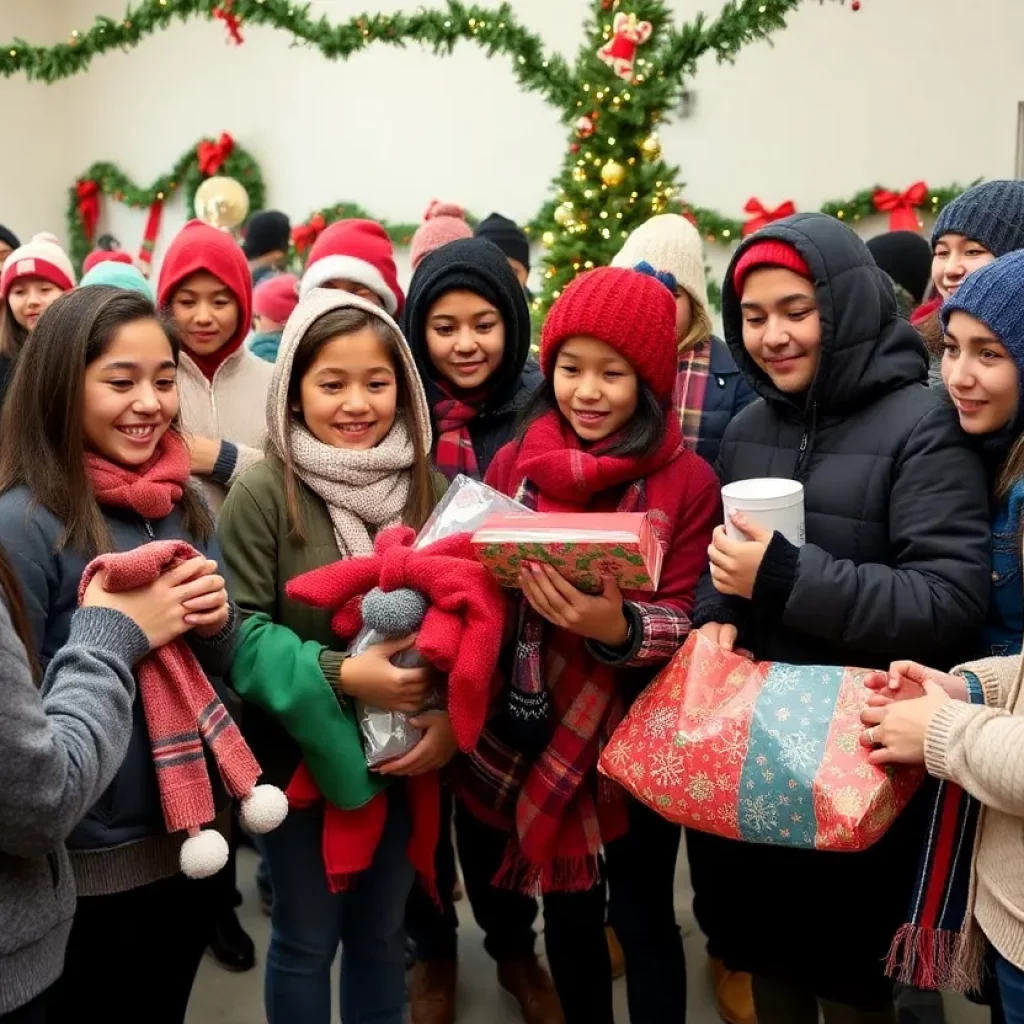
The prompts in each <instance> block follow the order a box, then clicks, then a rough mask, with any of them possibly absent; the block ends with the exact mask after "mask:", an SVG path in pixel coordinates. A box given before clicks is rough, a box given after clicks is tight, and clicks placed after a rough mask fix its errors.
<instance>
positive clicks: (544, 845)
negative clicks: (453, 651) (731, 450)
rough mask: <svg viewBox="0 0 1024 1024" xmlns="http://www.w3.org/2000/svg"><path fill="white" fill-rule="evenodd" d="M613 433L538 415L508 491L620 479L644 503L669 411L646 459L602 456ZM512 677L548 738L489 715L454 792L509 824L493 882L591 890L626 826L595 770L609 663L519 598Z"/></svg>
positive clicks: (614, 485) (607, 702)
mask: <svg viewBox="0 0 1024 1024" xmlns="http://www.w3.org/2000/svg"><path fill="white" fill-rule="evenodd" d="M614 440H615V439H614V438H609V439H607V440H606V441H604V442H602V443H601V444H600V445H598V446H595V447H593V448H591V449H590V450H584V448H583V447H582V445H581V442H580V440H579V438H578V437H577V435H576V434H575V433H574V432H573V431H572V429H571V428H570V427H569V425H568V424H567V423H566V422H565V420H564V419H563V418H562V416H561V415H559V414H558V413H557V412H551V413H548V414H547V415H545V416H543V417H541V418H540V419H538V420H537V421H536V422H535V423H534V424H533V425H532V426H531V427H530V428H529V430H528V431H527V433H526V436H525V437H524V438H523V440H522V443H521V444H520V447H519V451H518V457H517V459H516V462H515V466H514V470H513V473H512V476H511V480H512V481H521V482H522V484H521V485H520V487H519V489H518V493H517V497H519V498H520V500H525V503H526V504H528V505H530V506H532V507H535V508H536V509H537V510H538V511H540V512H581V511H584V510H585V509H586V508H587V507H588V505H589V504H590V502H591V500H592V499H593V498H594V497H595V496H596V495H598V494H600V493H601V492H603V491H608V490H611V489H618V488H622V487H624V486H625V487H626V490H625V494H624V495H623V497H622V498H621V499H620V501H619V505H618V507H619V510H620V511H634V512H635V511H644V510H645V500H646V499H645V488H644V477H646V476H647V475H649V474H650V473H653V472H654V471H655V470H657V469H660V468H661V467H662V466H664V465H667V464H668V463H669V462H671V461H672V460H673V459H675V458H676V457H677V456H678V455H679V454H680V453H681V452H682V451H683V450H684V443H683V440H682V434H681V431H680V427H679V423H678V420H677V419H676V418H675V417H670V419H669V422H668V423H667V424H666V430H665V437H664V439H663V441H662V443H661V445H660V446H659V448H658V450H657V451H656V452H654V453H653V454H652V455H649V456H647V457H646V458H642V459H641V458H623V457H621V456H615V455H602V454H601V451H602V450H603V449H607V447H608V446H609V445H610V444H611V443H613V442H614ZM524 485H525V486H524ZM524 640H525V642H524ZM515 675H516V682H517V685H521V684H522V683H523V681H524V680H526V681H527V684H528V685H529V683H530V682H531V681H532V682H533V683H535V684H536V685H537V686H541V687H543V688H544V689H545V690H546V691H547V693H548V694H550V699H551V703H552V708H553V712H554V718H555V727H554V730H553V732H552V734H551V737H550V739H549V741H548V744H547V746H546V748H545V749H544V750H543V751H542V752H541V754H540V756H539V757H537V758H532V757H530V756H529V755H528V754H527V753H526V752H524V751H523V750H520V749H517V748H516V747H515V746H513V745H512V744H510V743H509V742H507V740H505V739H503V738H502V737H501V736H500V735H499V733H500V731H501V727H500V724H497V725H495V724H494V723H492V726H491V727H489V728H488V729H486V730H485V731H484V733H483V734H482V736H481V739H480V743H479V744H478V746H477V749H476V750H475V751H474V752H473V753H472V754H471V755H470V758H469V764H468V768H467V770H466V771H465V772H464V773H463V780H462V787H463V788H462V795H463V797H464V799H465V801H466V803H467V806H468V807H469V808H470V810H471V811H472V812H473V813H474V814H476V815H477V816H478V817H479V818H480V819H481V820H482V821H485V822H487V823H488V824H490V825H491V826H492V827H495V828H499V829H502V830H503V831H508V832H510V833H511V839H510V842H509V848H508V851H507V853H506V858H505V862H504V864H503V865H502V867H501V869H500V870H499V872H498V874H497V876H496V877H495V879H494V882H495V884H497V885H503V886H507V887H511V888H517V889H520V890H522V891H524V892H538V891H540V892H560V891H561V892H572V891H579V890H585V889H590V888H592V887H593V886H594V885H596V884H597V883H598V881H599V879H600V868H599V860H598V857H599V854H600V851H601V847H602V845H603V844H605V843H608V842H610V841H611V840H613V839H616V838H617V837H619V836H621V835H623V834H624V833H625V831H626V829H627V827H628V820H627V813H626V802H625V797H624V795H623V793H622V790H620V789H619V788H618V787H617V786H614V785H612V784H610V783H607V782H605V781H604V780H601V781H600V782H599V780H598V776H597V772H596V765H597V760H598V756H599V754H600V752H601V749H602V747H603V745H604V743H605V742H606V741H607V739H608V738H609V737H610V736H611V734H612V732H613V731H614V730H615V727H616V726H617V725H618V724H619V722H621V720H622V717H623V710H624V709H623V705H622V701H621V698H620V696H619V694H618V692H617V690H616V686H615V672H614V670H613V669H612V668H611V667H609V666H607V665H604V664H602V663H601V662H599V661H597V660H596V659H595V658H593V657H592V656H591V654H590V653H589V651H588V650H587V648H586V641H585V640H584V639H583V638H582V637H580V636H577V635H575V634H574V633H569V632H567V631H565V630H561V629H557V628H555V627H553V626H551V625H550V624H548V623H546V622H544V621H543V620H542V619H540V617H539V616H538V615H537V614H536V612H534V611H533V610H532V608H529V606H528V605H527V604H526V602H525V601H524V602H523V608H522V610H521V615H520V642H519V644H518V648H517V666H516V670H515Z"/></svg>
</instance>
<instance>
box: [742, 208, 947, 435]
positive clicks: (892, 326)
mask: <svg viewBox="0 0 1024 1024" xmlns="http://www.w3.org/2000/svg"><path fill="white" fill-rule="evenodd" d="M768 240H774V241H779V242H784V243H786V244H787V245H791V246H792V247H793V248H794V249H796V250H797V252H799V253H800V255H801V256H802V257H803V260H804V262H805V263H806V264H807V266H808V267H809V268H810V271H811V276H812V279H813V282H814V291H815V294H816V296H817V300H818V312H819V315H820V318H821V360H820V362H819V363H818V369H817V372H816V373H815V375H814V380H813V381H812V382H811V387H810V390H809V391H808V393H807V397H806V404H807V405H808V406H810V405H815V406H817V409H818V412H819V413H821V414H823V415H836V414H842V413H844V412H848V411H850V410H853V409H857V408H861V407H863V406H865V405H868V404H870V403H871V402H874V401H876V400H877V399H878V398H880V397H881V396H882V395H885V394H888V393H889V392H891V391H895V390H897V389H898V388H901V387H905V386H906V385H908V384H915V383H921V384H925V383H927V380H928V356H927V352H926V350H925V347H924V343H923V342H922V341H921V338H920V336H919V335H918V333H917V331H915V330H914V328H913V327H911V326H910V324H909V323H908V322H907V321H906V320H904V319H903V318H902V317H901V316H900V314H899V310H898V308H897V305H896V293H895V291H894V290H893V286H892V282H891V281H890V280H889V278H888V276H887V275H886V274H885V273H884V272H883V271H881V270H879V268H878V267H877V266H876V264H875V261H874V260H873V259H872V257H871V253H870V252H869V251H868V248H867V246H866V245H865V244H864V242H862V241H861V239H860V238H858V236H857V235H856V234H855V233H854V232H853V231H851V230H850V228H848V227H847V226H846V225H845V224H843V223H842V222H841V221H838V220H836V219H835V218H834V217H829V216H826V215H825V214H821V213H798V214H795V215H794V216H792V217H787V218H786V219H785V220H780V221H777V222H775V223H774V224H770V225H768V226H767V227H766V228H763V229H762V230H761V231H758V232H757V234H756V235H752V236H751V237H750V238H748V239H747V240H746V241H745V242H744V243H743V244H742V245H741V246H740V247H739V248H738V249H737V250H736V252H735V254H734V255H733V258H732V262H731V263H730V264H729V269H728V271H727V272H726V276H725V282H724V285H723V289H722V319H723V322H724V326H725V338H726V341H727V342H728V343H729V349H730V351H731V352H732V354H733V357H734V358H735V360H736V362H737V364H738V365H739V368H740V369H741V370H742V371H743V374H744V376H746V378H747V379H748V380H749V381H750V383H751V385H752V386H753V387H754V388H755V389H756V390H757V392H758V393H759V394H760V395H762V396H763V397H764V398H765V400H766V401H768V402H771V403H773V404H777V403H781V404H784V405H786V406H789V407H790V408H793V407H796V406H798V404H799V406H800V407H801V408H802V407H803V404H802V402H803V400H800V402H798V401H797V400H795V399H794V398H793V397H792V396H789V395H786V394H785V393H784V392H782V391H780V390H779V389H778V388H777V387H776V386H775V385H774V384H773V383H772V381H771V378H770V377H769V376H768V374H766V373H765V372H764V371H763V370H762V369H761V368H760V367H759V366H758V365H757V364H756V363H755V362H754V360H753V359H751V357H750V356H749V355H748V354H747V350H746V349H745V348H744V347H743V317H742V314H741V312H740V297H739V296H738V295H737V294H736V289H735V287H734V286H733V272H734V270H735V268H736V264H737V262H738V261H739V259H740V258H741V257H742V255H743V253H744V252H746V250H747V249H749V248H750V247H751V246H752V245H755V244H756V243H758V242H763V241H768Z"/></svg>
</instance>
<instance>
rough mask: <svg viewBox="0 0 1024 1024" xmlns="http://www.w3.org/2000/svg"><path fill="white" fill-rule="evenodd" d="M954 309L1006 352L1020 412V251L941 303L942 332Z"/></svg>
mask: <svg viewBox="0 0 1024 1024" xmlns="http://www.w3.org/2000/svg"><path fill="white" fill-rule="evenodd" d="M978 241H981V239H978ZM957 310H959V311H961V312H963V313H967V314H968V316H973V317H974V319H975V320H980V321H981V322H982V323H983V324H984V325H985V326H986V327H987V328H988V329H989V330H990V331H991V332H992V333H993V334H994V335H995V336H996V337H997V338H998V339H999V340H1000V341H1001V342H1002V343H1003V347H1004V348H1005V349H1006V351H1007V352H1009V353H1010V358H1011V359H1013V361H1014V363H1015V364H1016V365H1017V377H1018V388H1019V391H1020V399H1019V400H1018V402H1019V404H1018V408H1019V409H1024V251H1018V252H1011V253H1010V254H1009V255H1008V256H1000V257H999V259H997V260H996V261H995V262H993V263H988V264H986V265H985V266H984V267H982V268H981V269H980V270H976V271H975V272H974V273H973V274H971V276H970V277H968V278H967V279H966V280H965V281H964V283H963V284H962V285H960V287H959V288H957V290H956V291H955V292H954V293H953V294H952V295H951V296H950V297H949V298H948V299H946V301H945V302H944V303H943V304H942V310H941V312H940V314H939V316H940V317H941V319H942V329H943V330H945V329H946V328H947V327H948V326H949V318H950V315H951V314H953V313H955V312H956V311H957Z"/></svg>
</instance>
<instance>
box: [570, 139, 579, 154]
mask: <svg viewBox="0 0 1024 1024" xmlns="http://www.w3.org/2000/svg"><path fill="white" fill-rule="evenodd" d="M579 151H580V144H579V143H578V142H574V143H573V144H572V145H571V146H570V147H569V152H570V153H572V154H573V155H575V154H576V153H578V152H579Z"/></svg>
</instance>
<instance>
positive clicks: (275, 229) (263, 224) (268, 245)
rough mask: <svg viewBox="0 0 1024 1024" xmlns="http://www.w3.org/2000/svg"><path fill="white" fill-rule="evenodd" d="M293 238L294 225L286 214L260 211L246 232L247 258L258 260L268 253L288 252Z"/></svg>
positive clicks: (250, 221) (245, 246)
mask: <svg viewBox="0 0 1024 1024" xmlns="http://www.w3.org/2000/svg"><path fill="white" fill-rule="evenodd" d="M291 237H292V225H291V222H290V221H289V220H288V215H287V214H286V213H281V212H280V211H279V210H260V212H259V213H254V214H253V215H252V217H251V218H250V220H249V226H248V227H247V228H246V230H245V242H244V243H243V244H242V249H243V251H244V252H245V258H246V259H247V260H256V259H259V258H260V257H261V256H266V255H267V253H268V252H287V251H288V245H289V243H290V242H291Z"/></svg>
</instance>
